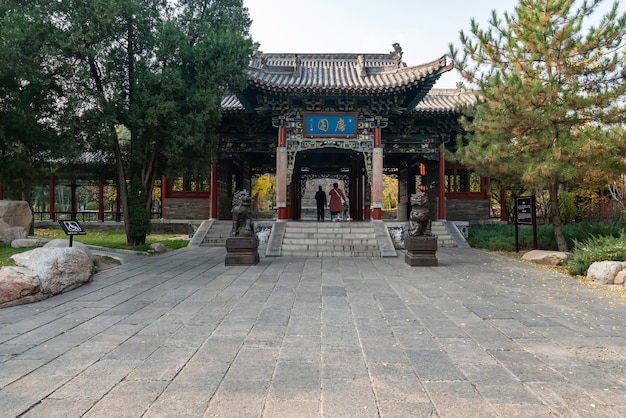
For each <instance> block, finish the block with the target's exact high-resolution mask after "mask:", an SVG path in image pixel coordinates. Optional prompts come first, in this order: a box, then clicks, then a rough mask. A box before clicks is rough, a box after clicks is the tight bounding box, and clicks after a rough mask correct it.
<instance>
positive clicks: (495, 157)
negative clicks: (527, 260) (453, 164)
mask: <svg viewBox="0 0 626 418" xmlns="http://www.w3.org/2000/svg"><path fill="white" fill-rule="evenodd" d="M601 3H602V1H601V0H589V1H582V2H580V1H576V0H520V1H519V3H518V4H517V6H516V7H515V9H514V11H513V12H512V13H506V12H505V13H504V15H503V17H500V16H498V14H497V12H496V11H493V12H492V16H491V19H490V20H489V23H488V27H487V28H486V29H482V28H481V27H479V25H478V23H476V21H475V20H474V19H472V20H471V27H470V32H469V33H468V34H466V33H465V32H463V31H462V32H461V33H460V41H461V45H462V47H461V48H460V50H458V49H456V48H455V47H454V46H453V45H450V53H451V56H452V58H453V61H454V63H455V65H456V67H457V68H458V69H459V71H460V73H461V75H462V77H463V79H464V80H465V81H466V82H467V85H468V87H471V88H474V89H475V90H476V97H477V103H476V105H475V106H473V107H471V108H469V109H467V113H466V115H465V117H463V118H462V123H463V126H464V127H465V129H466V131H467V134H466V135H465V136H464V138H462V139H461V140H460V142H459V147H458V151H457V152H456V157H457V158H458V159H459V160H460V161H462V162H463V163H465V164H467V165H470V166H471V167H473V168H475V169H476V170H477V171H479V172H480V173H481V174H484V175H491V176H493V177H496V178H499V179H500V180H501V181H503V182H504V183H508V184H511V185H516V186H519V185H521V186H524V187H526V188H528V189H531V190H535V189H540V190H548V191H549V195H550V221H551V223H552V224H553V226H554V232H555V238H556V241H557V244H558V247H559V249H560V250H562V251H566V250H567V243H566V241H565V238H564V236H563V231H562V228H561V217H560V209H559V200H558V197H559V192H560V191H561V190H563V189H564V188H567V187H568V186H569V185H573V184H581V183H583V182H585V181H590V179H592V178H597V177H598V176H590V175H589V174H590V173H593V172H598V171H602V172H604V173H607V174H608V173H612V172H616V171H619V170H620V169H621V168H622V167H623V164H624V160H623V155H624V152H625V151H626V142H625V137H624V132H623V122H624V114H625V113H624V95H625V93H626V83H625V82H624V44H623V43H624V40H625V39H626V16H625V15H624V14H621V13H618V3H615V4H614V5H613V6H612V7H611V9H610V11H609V12H608V13H607V14H606V15H604V16H601V17H599V18H597V17H598V16H597V10H598V6H599V5H600V4H601ZM593 22H596V23H595V24H593ZM589 186H590V187H594V186H600V185H594V184H589Z"/></svg>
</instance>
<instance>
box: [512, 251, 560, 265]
mask: <svg viewBox="0 0 626 418" xmlns="http://www.w3.org/2000/svg"><path fill="white" fill-rule="evenodd" d="M567 256H568V254H567V253H564V252H561V251H546V250H532V251H528V252H527V253H526V254H524V255H523V256H522V259H523V260H526V261H532V262H533V263H537V264H544V265H548V266H558V265H560V264H561V263H563V262H564V261H565V260H567Z"/></svg>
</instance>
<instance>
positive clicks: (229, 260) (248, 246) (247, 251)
mask: <svg viewBox="0 0 626 418" xmlns="http://www.w3.org/2000/svg"><path fill="white" fill-rule="evenodd" d="M258 248H259V240H258V239H257V237H256V236H254V237H230V238H227V239H226V259H225V260H224V264H225V265H227V266H254V265H256V264H258V263H259V251H258Z"/></svg>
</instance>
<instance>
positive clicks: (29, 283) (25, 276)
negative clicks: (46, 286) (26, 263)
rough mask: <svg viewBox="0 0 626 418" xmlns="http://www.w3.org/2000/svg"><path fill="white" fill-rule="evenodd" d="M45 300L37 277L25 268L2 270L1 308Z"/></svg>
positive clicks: (6, 268)
mask: <svg viewBox="0 0 626 418" xmlns="http://www.w3.org/2000/svg"><path fill="white" fill-rule="evenodd" d="M44 298H45V295H44V294H43V292H42V291H41V285H40V283H39V280H38V278H37V275H36V274H35V273H33V272H32V271H31V270H29V269H27V268H24V267H16V266H9V267H3V268H1V269H0V307H2V308H5V307H8V306H15V305H21V304H24V303H31V302H36V301H38V300H42V299H44Z"/></svg>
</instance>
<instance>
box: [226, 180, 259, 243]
mask: <svg viewBox="0 0 626 418" xmlns="http://www.w3.org/2000/svg"><path fill="white" fill-rule="evenodd" d="M231 212H232V214H233V228H232V230H231V232H230V236H231V237H252V236H254V223H253V222H252V219H251V217H252V197H251V196H250V194H249V193H248V191H247V190H245V189H244V190H240V191H238V192H236V193H235V195H234V196H233V209H232V211H231Z"/></svg>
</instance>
